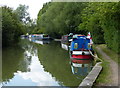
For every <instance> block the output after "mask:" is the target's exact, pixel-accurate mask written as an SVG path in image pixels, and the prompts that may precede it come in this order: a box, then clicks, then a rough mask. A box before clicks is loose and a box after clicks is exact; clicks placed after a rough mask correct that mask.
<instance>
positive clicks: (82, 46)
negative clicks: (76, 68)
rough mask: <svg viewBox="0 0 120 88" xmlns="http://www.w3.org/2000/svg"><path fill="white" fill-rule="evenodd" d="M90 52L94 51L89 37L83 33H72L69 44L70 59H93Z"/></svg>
mask: <svg viewBox="0 0 120 88" xmlns="http://www.w3.org/2000/svg"><path fill="white" fill-rule="evenodd" d="M90 52H92V54H93V53H94V51H93V49H92V44H91V42H90V38H87V37H86V36H85V35H78V34H77V35H74V36H73V41H72V42H71V45H70V58H71V60H75V61H78V62H79V60H88V59H93V56H92V55H91V53H90Z"/></svg>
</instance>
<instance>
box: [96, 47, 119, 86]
mask: <svg viewBox="0 0 120 88" xmlns="http://www.w3.org/2000/svg"><path fill="white" fill-rule="evenodd" d="M96 49H97V50H98V51H99V53H100V54H101V55H102V57H104V59H106V60H107V61H108V62H110V70H111V71H110V72H111V73H112V74H111V75H110V78H111V80H112V83H109V84H107V85H104V86H118V64H117V63H116V62H115V61H113V60H112V59H111V58H110V57H109V56H108V55H107V54H106V53H104V52H103V51H102V49H101V48H99V47H96Z"/></svg>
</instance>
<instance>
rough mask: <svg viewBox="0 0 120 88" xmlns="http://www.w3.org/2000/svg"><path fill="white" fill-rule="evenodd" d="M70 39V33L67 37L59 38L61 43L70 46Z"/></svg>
mask: <svg viewBox="0 0 120 88" xmlns="http://www.w3.org/2000/svg"><path fill="white" fill-rule="evenodd" d="M72 37H73V33H70V34H69V35H63V36H62V38H61V43H64V44H68V45H70V43H71V39H72Z"/></svg>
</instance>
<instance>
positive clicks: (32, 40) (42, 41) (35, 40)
mask: <svg viewBox="0 0 120 88" xmlns="http://www.w3.org/2000/svg"><path fill="white" fill-rule="evenodd" d="M29 41H31V42H34V43H37V44H41V45H44V44H49V43H50V40H38V39H29Z"/></svg>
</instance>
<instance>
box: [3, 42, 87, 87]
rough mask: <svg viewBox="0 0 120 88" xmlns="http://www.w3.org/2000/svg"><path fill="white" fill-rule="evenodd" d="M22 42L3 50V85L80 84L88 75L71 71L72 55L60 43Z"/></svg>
mask: <svg viewBox="0 0 120 88" xmlns="http://www.w3.org/2000/svg"><path fill="white" fill-rule="evenodd" d="M20 45H21V47H10V48H6V49H3V58H2V59H3V67H2V68H3V77H2V79H3V85H4V86H78V85H79V84H80V82H81V81H82V79H83V78H84V77H85V76H83V75H79V79H78V78H77V77H78V76H76V75H74V74H73V73H72V71H71V67H70V64H69V61H70V59H69V54H68V52H67V51H65V50H63V49H62V48H61V45H60V42H54V41H52V42H51V43H49V44H46V45H44V46H42V45H39V44H36V43H33V42H30V41H27V40H22V42H21V43H20ZM84 67H86V65H85V64H84ZM74 68H75V65H74V66H73V68H72V69H74ZM76 72H78V71H74V73H76Z"/></svg>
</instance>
